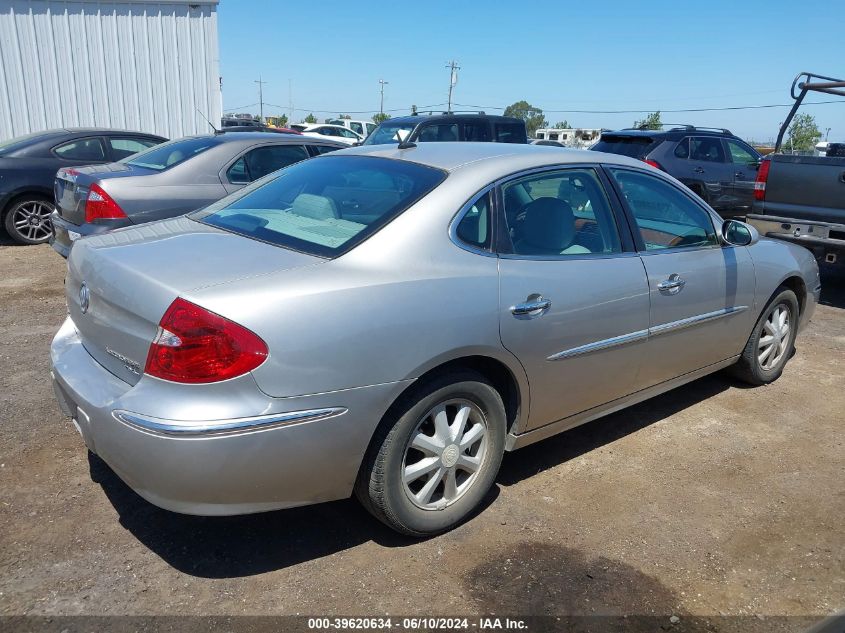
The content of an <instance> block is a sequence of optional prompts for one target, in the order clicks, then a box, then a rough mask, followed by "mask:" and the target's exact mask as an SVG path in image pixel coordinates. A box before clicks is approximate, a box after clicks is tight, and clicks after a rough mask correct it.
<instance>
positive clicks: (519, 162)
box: [329, 142, 643, 172]
mask: <svg viewBox="0 0 845 633" xmlns="http://www.w3.org/2000/svg"><path fill="white" fill-rule="evenodd" d="M340 155H344V156H350V155H360V156H375V157H378V158H391V159H394V160H406V161H410V162H414V163H419V164H422V165H428V166H430V167H436V168H437V169H443V170H445V171H450V172H451V171H456V170H458V169H461V168H463V167H466V166H467V165H470V164H474V165H477V164H479V163H481V162H484V163H488V164H489V165H490V166H491V167H494V166H503V167H505V166H506V167H513V169H512V171H519V170H523V169H530V168H531V167H543V166H546V165H558V164H563V163H572V164H577V163H607V164H613V165H628V166H632V167H642V166H643V162H642V161H639V160H636V159H633V158H628V157H627V156H621V155H618V154H606V153H604V152H592V151H589V150H583V149H567V148H561V147H550V146H548V145H531V144H528V143H526V144H523V143H472V142H468V143H419V144H417V145H416V146H414V147H412V148H409V149H399V148H397V147H396V146H395V145H361V146H358V147H352V148H349V149H345V150H341V151H340V152H336V153H333V154H330V155H329V156H340Z"/></svg>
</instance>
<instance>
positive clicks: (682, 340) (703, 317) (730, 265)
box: [608, 168, 755, 388]
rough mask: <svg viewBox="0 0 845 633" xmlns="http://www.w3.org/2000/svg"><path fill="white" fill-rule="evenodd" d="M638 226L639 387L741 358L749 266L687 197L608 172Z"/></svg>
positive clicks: (661, 182) (750, 297)
mask: <svg viewBox="0 0 845 633" xmlns="http://www.w3.org/2000/svg"><path fill="white" fill-rule="evenodd" d="M608 171H609V172H610V173H611V174H612V176H613V178H614V180H615V181H616V183H617V185H618V187H619V190H620V193H621V194H622V197H623V198H624V200H625V203H626V205H627V207H628V210H629V213H630V215H631V218H632V222H633V224H634V226H635V228H636V229H637V231H636V234H635V236H634V237H635V239H636V240H637V241H638V248H639V249H640V252H641V257H642V261H643V264H644V266H645V270H646V273H647V275H648V286H649V296H650V303H651V312H650V319H649V340H648V345H647V348H646V354H645V356H646V359H647V360H646V361H644V363H643V365H642V367H641V368H640V381H641V387H643V388H644V387H648V386H651V385H655V384H658V383H661V382H664V381H666V380H670V379H672V378H675V377H677V376H681V375H683V374H686V373H689V372H692V371H695V370H697V369H701V368H704V367H707V366H709V365H713V364H715V363H718V362H720V361H722V360H725V359H727V358H730V357H732V356H735V355H737V354H739V353H740V352H741V351H742V348H743V346H744V345H745V342H746V340H747V338H748V336H749V334H750V332H751V328H752V325H753V319H754V311H753V310H752V309H751V308H752V307H753V302H754V285H755V281H754V266H753V264H752V262H751V259H750V255H749V254H748V251H747V249H746V248H744V247H733V246H727V245H724V246H723V245H722V243H721V241H720V239H719V238H718V237H717V234H716V228H715V224H714V222H713V216H712V215H711V214H710V212H709V211H707V210H706V209H705V208H704V207H703V206H701V205H700V204H699V203H698V202H697V201H696V200H695V199H694V198H693V197H692V196H691V195H690V194H689V193H687V192H685V191H684V190H682V189H681V188H680V187H677V186H675V185H674V184H672V183H670V182H669V181H667V180H665V179H663V178H659V177H656V176H653V175H651V174H647V173H645V172H642V171H639V170H629V169H622V168H610V169H608Z"/></svg>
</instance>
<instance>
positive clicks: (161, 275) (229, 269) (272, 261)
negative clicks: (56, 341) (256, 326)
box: [65, 217, 325, 385]
mask: <svg viewBox="0 0 845 633" xmlns="http://www.w3.org/2000/svg"><path fill="white" fill-rule="evenodd" d="M323 261H325V260H323V259H321V258H319V257H314V256H312V255H306V254H303V253H298V252H296V251H291V250H287V249H284V248H280V247H278V246H271V245H269V244H264V243H262V242H257V241H255V240H251V239H249V238H245V237H242V236H240V235H235V234H233V233H228V232H226V231H222V230H220V229H217V228H214V227H211V226H208V225H205V224H201V223H199V222H195V221H194V220H191V219H189V218H186V217H180V218H174V219H172V220H166V221H164V222H153V223H150V224H145V225H142V226H137V227H131V228H128V229H121V230H117V231H112V232H110V233H104V234H102V235H97V236H93V237H90V238H86V239H84V240H80V241H79V242H77V244H76V245H75V246H74V248H73V250H72V251H71V255H70V258H69V260H68V275H67V280H66V282H65V293H66V296H67V304H68V312H69V314H70V317H71V319H72V320H73V323H74V325H75V326H76V329H77V331H78V332H79V335H80V339H81V340H82V344H83V345H84V346H85V349H86V350H87V351H88V353H89V354H90V355H91V356H92V357H93V358H94V359H96V360H97V361H98V362H99V363H100V364H101V365H103V367H105V368H106V369H108V370H109V371H110V372H111V373H113V374H114V375H115V376H117V377H118V378H120V379H121V380H124V381H125V382H127V383H129V384H132V385H134V384H135V383H137V382H138V380H140V378H141V375H142V374H143V371H144V365H145V363H146V359H147V353H148V352H149V347H150V343H152V341H153V339H154V338H155V335H156V332H157V330H158V323H159V321H160V320H161V317H162V315H163V314H164V313H165V311H166V310H167V308H168V307H169V306H170V304H171V303H172V302H173V300H174V299H175V298H176V297H178V296H183V295H184V294H185V293H188V292H190V291H191V290H196V289H197V288H201V287H205V286H210V285H217V284H222V283H228V282H231V281H234V280H236V279H242V278H244V277H252V276H256V275H261V274H266V273H269V272H273V271H278V270H286V269H291V268H298V267H301V266H309V265H313V264H317V263H321V262H323ZM83 284H84V287H85V289H84V290H83V289H82V288H83ZM86 304H87V305H86Z"/></svg>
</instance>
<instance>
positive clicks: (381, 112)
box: [378, 79, 390, 116]
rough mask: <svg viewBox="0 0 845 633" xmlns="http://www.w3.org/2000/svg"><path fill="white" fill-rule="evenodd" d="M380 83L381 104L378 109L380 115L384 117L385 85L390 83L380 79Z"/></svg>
mask: <svg viewBox="0 0 845 633" xmlns="http://www.w3.org/2000/svg"><path fill="white" fill-rule="evenodd" d="M378 82H379V83H380V84H381V103H380V104H379V107H378V113H379V114H381V115H382V116H383V115H384V86H385V84H389V83H390V82H389V81H385V80H384V79H379V80H378Z"/></svg>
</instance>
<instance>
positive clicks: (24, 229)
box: [12, 200, 54, 242]
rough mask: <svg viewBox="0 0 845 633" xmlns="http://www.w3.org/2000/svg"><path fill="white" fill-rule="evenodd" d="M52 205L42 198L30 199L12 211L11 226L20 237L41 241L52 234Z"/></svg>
mask: <svg viewBox="0 0 845 633" xmlns="http://www.w3.org/2000/svg"><path fill="white" fill-rule="evenodd" d="M53 210H54V208H53V205H51V204H50V203H48V202H44V201H42V200H30V201H27V202H24V203H23V204H20V205H18V206H17V208H15V209H14V211H12V213H13V216H12V226H13V227H14V229H15V231H17V232H18V234H19V235H20V236H21V237H24V238H26V239H27V240H29V241H31V242H43V241H46V240H47V239H49V237H50V236H51V235H52V234H53V222H52V221H51V220H50V214H51V213H53Z"/></svg>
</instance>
